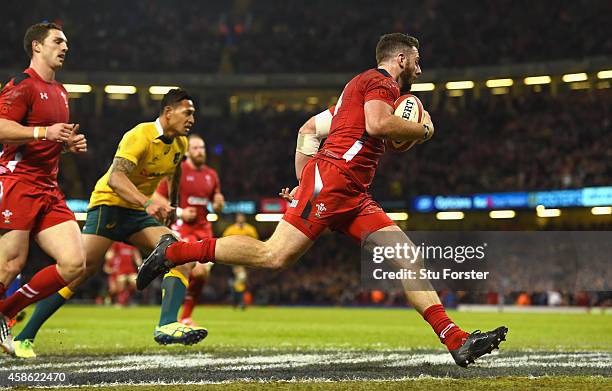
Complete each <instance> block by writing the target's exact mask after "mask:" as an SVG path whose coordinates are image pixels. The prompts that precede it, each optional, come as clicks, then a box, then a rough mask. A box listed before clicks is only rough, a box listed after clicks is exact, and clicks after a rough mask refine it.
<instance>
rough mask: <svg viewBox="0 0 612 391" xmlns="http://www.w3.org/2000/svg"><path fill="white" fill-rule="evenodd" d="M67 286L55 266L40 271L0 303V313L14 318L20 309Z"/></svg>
mask: <svg viewBox="0 0 612 391" xmlns="http://www.w3.org/2000/svg"><path fill="white" fill-rule="evenodd" d="M66 285H67V283H66V281H64V279H63V278H62V276H60V274H59V273H58V271H57V265H50V266H47V267H46V268H44V269H42V270H41V271H39V272H38V273H36V274H35V275H34V277H32V279H31V280H30V281H29V282H28V283H27V284H25V285H23V286H22V287H21V288H19V290H17V292H15V293H13V294H12V295H11V296H10V297H8V298H7V299H6V300H4V301H3V302H1V303H0V312H2V313H3V314H4V315H5V316H6V317H8V318H14V317H15V315H17V314H18V313H19V312H20V311H21V310H22V309H24V308H26V307H27V306H29V305H30V304H32V303H35V302H37V301H39V300H41V299H44V298H45V297H47V296H49V295H51V294H52V293H55V292H57V291H59V290H60V289H62V288H63V287H65V286H66Z"/></svg>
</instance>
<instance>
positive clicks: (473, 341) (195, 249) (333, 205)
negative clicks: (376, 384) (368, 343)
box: [137, 33, 507, 366]
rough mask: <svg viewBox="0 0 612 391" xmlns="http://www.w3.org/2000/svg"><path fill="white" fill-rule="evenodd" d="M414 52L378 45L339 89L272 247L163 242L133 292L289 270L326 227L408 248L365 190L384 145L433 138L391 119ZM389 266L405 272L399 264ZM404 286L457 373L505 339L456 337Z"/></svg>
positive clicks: (428, 301)
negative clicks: (231, 270) (172, 271)
mask: <svg viewBox="0 0 612 391" xmlns="http://www.w3.org/2000/svg"><path fill="white" fill-rule="evenodd" d="M418 48H419V42H418V40H417V39H416V38H413V37H410V36H407V35H405V34H401V33H394V34H387V35H383V36H382V37H381V38H380V40H379V42H378V45H377V47H376V61H377V64H378V66H377V68H374V69H370V70H367V71H365V72H363V73H361V74H359V75H357V76H355V77H354V78H353V79H352V80H351V81H349V82H348V84H347V85H346V87H345V88H344V91H343V93H342V95H341V96H340V98H339V100H338V103H337V104H336V107H335V110H334V116H333V119H332V123H331V129H330V132H329V137H328V138H327V141H326V142H325V143H324V145H323V146H322V147H321V148H320V150H319V151H318V152H317V153H316V155H315V156H314V157H313V158H312V159H309V160H308V162H307V163H306V165H305V166H304V168H303V170H302V171H301V175H300V183H299V187H298V189H297V191H296V193H295V199H294V200H293V202H292V203H291V205H290V208H289V209H288V211H287V212H286V213H285V215H284V216H283V220H281V222H280V223H279V224H278V226H277V227H276V230H275V232H274V233H273V234H272V236H271V237H270V239H268V240H267V241H265V242H261V241H259V240H256V239H253V238H250V237H247V236H227V237H224V238H220V239H206V240H203V241H201V242H196V243H183V242H177V241H176V239H175V238H173V237H172V236H171V235H167V236H165V237H163V238H162V240H161V241H160V243H159V245H158V247H157V248H156V249H155V251H154V252H153V253H151V255H150V256H149V257H148V258H147V259H146V260H145V262H144V263H143V266H142V268H141V269H140V272H139V274H138V280H137V287H138V288H140V289H141V288H143V287H145V286H146V285H148V283H149V282H150V281H152V280H153V279H154V278H155V277H156V276H157V275H159V274H161V273H164V272H166V271H167V270H168V268H170V267H175V266H176V265H180V264H183V263H187V262H191V261H194V260H197V261H201V262H219V263H224V264H229V265H244V266H250V267H259V268H270V269H276V268H282V267H287V266H289V265H291V264H293V263H294V262H296V261H297V260H298V259H299V258H300V256H301V255H302V254H304V253H305V252H306V251H307V250H308V249H309V248H310V246H312V244H313V243H314V241H315V240H316V239H317V237H318V236H319V235H320V233H321V232H323V230H325V229H326V228H328V227H329V228H331V229H333V230H336V231H340V232H343V233H345V234H347V235H349V236H351V237H352V238H354V239H355V240H356V241H357V242H360V243H361V242H363V244H364V247H366V248H372V247H374V246H393V245H395V244H398V245H400V246H402V247H403V246H404V245H407V246H414V244H413V243H412V242H411V241H410V240H409V239H408V237H407V236H406V235H405V234H404V233H403V232H402V231H401V229H400V228H399V227H398V226H397V225H396V224H395V223H394V222H393V221H392V220H391V219H390V218H389V217H388V216H387V215H386V214H385V212H384V211H383V210H382V209H381V208H380V206H379V205H378V204H377V203H376V202H375V201H374V200H373V199H372V197H371V195H370V194H369V193H368V188H369V186H370V184H371V182H372V179H373V177H374V173H375V170H376V167H377V165H378V160H379V159H380V157H381V156H382V155H383V153H384V152H385V144H384V141H385V139H392V140H406V141H414V140H418V141H421V142H426V141H427V140H429V139H430V138H431V137H432V135H433V133H434V127H433V123H432V121H431V118H430V117H429V115H425V121H424V123H423V124H421V123H415V122H409V121H405V120H403V119H401V118H400V117H397V116H395V115H394V114H393V105H394V102H395V100H396V99H397V98H398V97H399V95H400V88H401V87H402V86H403V85H406V84H409V83H412V82H413V81H414V80H415V79H416V78H417V77H418V76H419V75H420V74H421V68H420V66H419V50H418ZM375 233H378V234H379V235H373V234H375ZM380 233H391V234H387V235H384V234H383V235H380ZM390 236H393V239H392V240H389V237H390ZM398 237H402V238H403V239H402V241H403V243H397V238H398ZM392 263H393V264H395V265H396V266H397V267H410V265H408V266H406V265H403V264H402V260H399V259H395V260H392ZM403 284H404V288H405V289H404V290H405V294H406V297H407V299H408V301H409V302H410V304H412V306H413V307H414V308H415V309H416V310H417V311H418V312H419V313H420V314H421V315H422V316H423V317H424V319H425V320H426V321H427V322H428V323H429V324H430V325H431V327H432V328H433V330H434V331H435V333H436V334H437V335H438V336H439V338H440V340H441V342H442V343H444V344H445V345H446V347H447V348H448V349H449V351H450V353H451V355H452V356H453V358H454V360H455V362H456V363H457V364H458V365H460V366H468V365H469V364H470V363H472V362H474V360H475V359H477V358H478V357H480V356H482V355H483V354H486V353H488V352H491V351H492V349H494V348H496V347H498V346H499V344H500V342H501V341H503V340H504V339H505V335H506V333H507V328H505V327H499V328H497V329H496V330H493V331H490V332H486V333H480V332H478V333H473V334H468V333H466V332H465V331H463V330H461V329H460V328H459V327H458V326H457V325H456V323H454V322H452V321H451V320H450V319H449V317H448V316H447V314H446V312H445V310H444V308H443V306H442V304H441V303H440V299H439V297H438V295H437V294H436V292H435V290H434V289H433V287H432V286H431V284H429V283H428V282H427V281H403Z"/></svg>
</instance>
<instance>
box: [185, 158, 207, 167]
mask: <svg viewBox="0 0 612 391" xmlns="http://www.w3.org/2000/svg"><path fill="white" fill-rule="evenodd" d="M189 158H190V159H191V162H192V163H193V165H194V166H196V167H202V166H203V165H204V163H206V156H204V155H199V156H190V157H189Z"/></svg>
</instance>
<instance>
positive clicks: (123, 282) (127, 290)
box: [104, 242, 142, 307]
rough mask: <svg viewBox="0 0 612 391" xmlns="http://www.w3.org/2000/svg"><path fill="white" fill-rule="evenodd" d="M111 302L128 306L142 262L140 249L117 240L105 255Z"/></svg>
mask: <svg viewBox="0 0 612 391" xmlns="http://www.w3.org/2000/svg"><path fill="white" fill-rule="evenodd" d="M104 257H105V259H106V262H105V264H104V272H105V273H106V274H108V294H109V296H110V298H111V302H114V303H116V304H119V305H121V306H124V307H126V306H127V305H128V304H130V297H131V296H132V293H134V291H135V290H136V272H137V270H138V269H137V267H138V266H140V265H141V264H142V257H141V255H140V251H138V249H137V248H136V247H134V246H130V245H129V244H125V243H121V242H115V243H113V245H112V246H111V248H110V249H108V251H107V252H106V255H105V256H104Z"/></svg>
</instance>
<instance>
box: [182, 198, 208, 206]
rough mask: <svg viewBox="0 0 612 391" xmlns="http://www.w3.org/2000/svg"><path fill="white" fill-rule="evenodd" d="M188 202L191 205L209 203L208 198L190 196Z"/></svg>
mask: <svg viewBox="0 0 612 391" xmlns="http://www.w3.org/2000/svg"><path fill="white" fill-rule="evenodd" d="M187 203H188V204H189V205H208V198H206V197H196V196H189V197H187Z"/></svg>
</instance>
